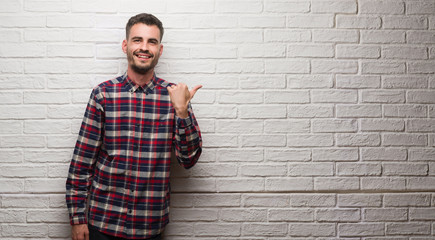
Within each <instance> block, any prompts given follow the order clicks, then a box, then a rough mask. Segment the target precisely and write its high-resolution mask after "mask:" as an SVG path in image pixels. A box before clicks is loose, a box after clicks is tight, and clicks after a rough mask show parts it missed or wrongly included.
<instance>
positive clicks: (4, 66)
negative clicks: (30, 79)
mask: <svg viewBox="0 0 435 240" xmlns="http://www.w3.org/2000/svg"><path fill="white" fill-rule="evenodd" d="M0 67H1V68H0V73H23V72H24V65H23V63H22V62H21V61H11V60H9V61H6V60H2V59H0Z"/></svg>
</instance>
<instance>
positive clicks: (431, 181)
mask: <svg viewBox="0 0 435 240" xmlns="http://www.w3.org/2000/svg"><path fill="white" fill-rule="evenodd" d="M407 189H409V190H425V191H434V190H435V177H410V178H409V179H408V182H407Z"/></svg>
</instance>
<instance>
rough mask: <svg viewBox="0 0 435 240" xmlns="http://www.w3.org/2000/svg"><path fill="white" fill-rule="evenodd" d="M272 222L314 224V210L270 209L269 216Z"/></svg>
mask: <svg viewBox="0 0 435 240" xmlns="http://www.w3.org/2000/svg"><path fill="white" fill-rule="evenodd" d="M268 219H269V221H270V222H274V221H277V222H312V221H314V210H313V209H270V210H269V214H268Z"/></svg>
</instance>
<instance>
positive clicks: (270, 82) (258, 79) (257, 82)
mask: <svg viewBox="0 0 435 240" xmlns="http://www.w3.org/2000/svg"><path fill="white" fill-rule="evenodd" d="M239 82H240V85H241V86H240V87H241V88H242V89H259V88H260V87H261V88H263V89H283V88H285V85H286V80H285V76H270V77H268V78H266V79H265V78H264V77H263V76H244V77H242V78H241V79H240V81H239Z"/></svg>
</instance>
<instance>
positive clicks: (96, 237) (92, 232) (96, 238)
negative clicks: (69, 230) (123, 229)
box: [88, 225, 162, 240]
mask: <svg viewBox="0 0 435 240" xmlns="http://www.w3.org/2000/svg"><path fill="white" fill-rule="evenodd" d="M88 228H89V240H125V238H120V237H114V236H110V235H107V234H104V233H102V232H100V231H98V230H97V229H95V228H94V227H92V226H91V225H88ZM161 239H162V235H161V234H159V235H157V236H155V237H152V238H146V239H144V240H161Z"/></svg>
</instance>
